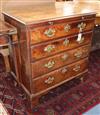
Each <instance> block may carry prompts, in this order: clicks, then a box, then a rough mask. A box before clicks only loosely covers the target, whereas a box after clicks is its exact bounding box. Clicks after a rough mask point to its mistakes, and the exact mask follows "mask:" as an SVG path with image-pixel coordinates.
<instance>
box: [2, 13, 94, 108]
mask: <svg viewBox="0 0 100 115" xmlns="http://www.w3.org/2000/svg"><path fill="white" fill-rule="evenodd" d="M4 18H5V21H7V22H9V23H11V24H12V25H14V26H16V27H17V31H18V44H19V45H18V46H19V47H16V46H15V45H14V44H13V50H14V57H15V59H14V61H15V62H16V63H15V64H16V67H17V70H18V72H17V73H18V74H17V75H18V76H19V77H18V78H19V80H18V81H19V83H20V84H21V86H22V87H23V89H24V90H25V92H26V94H27V95H28V98H29V100H30V102H31V105H32V106H34V105H37V104H38V103H39V98H40V97H41V95H43V94H44V93H46V92H48V91H49V90H50V89H52V88H54V87H57V86H59V85H61V84H63V83H65V82H67V81H69V80H71V79H73V78H75V77H78V76H80V75H83V74H84V73H86V72H87V70H88V56H89V51H90V46H91V39H92V31H93V28H94V21H95V13H90V14H82V15H77V16H72V17H62V18H61V19H58V18H54V19H51V20H42V21H37V22H33V23H29V24H23V23H21V22H19V21H18V20H16V19H14V18H13V17H11V16H9V15H7V14H5V13H4ZM15 75H16V74H15Z"/></svg>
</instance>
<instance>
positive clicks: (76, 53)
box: [32, 45, 90, 78]
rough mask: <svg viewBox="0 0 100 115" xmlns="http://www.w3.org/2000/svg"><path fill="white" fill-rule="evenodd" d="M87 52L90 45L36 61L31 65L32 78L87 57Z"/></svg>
mask: <svg viewBox="0 0 100 115" xmlns="http://www.w3.org/2000/svg"><path fill="white" fill-rule="evenodd" d="M89 50H90V45H85V46H82V47H80V48H76V49H73V50H69V51H65V52H62V53H59V54H57V55H54V56H51V57H48V58H45V59H42V60H39V61H36V62H34V63H32V76H33V77H34V78H35V77H38V76H41V75H43V74H46V73H48V72H50V71H52V70H54V69H57V68H60V67H62V66H65V65H66V64H70V63H73V62H75V61H78V60H80V59H82V58H84V57H86V56H88V52H89Z"/></svg>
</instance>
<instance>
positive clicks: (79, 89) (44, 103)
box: [0, 50, 100, 115]
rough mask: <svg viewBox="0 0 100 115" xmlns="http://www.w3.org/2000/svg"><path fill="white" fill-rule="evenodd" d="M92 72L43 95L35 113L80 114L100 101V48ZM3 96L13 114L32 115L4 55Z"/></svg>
mask: <svg viewBox="0 0 100 115" xmlns="http://www.w3.org/2000/svg"><path fill="white" fill-rule="evenodd" d="M89 60H90V63H89V72H88V74H87V75H86V76H85V78H84V79H85V80H84V82H80V80H79V79H73V80H71V81H69V82H67V83H65V84H64V85H61V86H60V87H58V88H55V89H53V90H51V91H50V92H49V93H48V94H46V95H44V96H43V97H41V99H40V102H41V104H40V105H39V106H37V107H35V108H33V110H32V115H80V114H82V113H83V112H85V111H87V110H88V109H90V108H91V107H93V106H94V105H96V104H98V103H99V102H100V50H97V51H95V52H92V53H91V56H90V59H89ZM0 72H1V73H0V99H1V100H2V102H3V103H4V105H5V107H6V108H7V110H8V112H9V114H10V115H30V111H31V110H30V108H29V104H28V102H27V99H26V98H25V96H24V93H23V90H22V89H21V87H19V86H16V82H15V81H14V80H13V78H12V76H11V75H10V74H9V75H8V74H6V73H5V68H4V64H3V60H2V56H0Z"/></svg>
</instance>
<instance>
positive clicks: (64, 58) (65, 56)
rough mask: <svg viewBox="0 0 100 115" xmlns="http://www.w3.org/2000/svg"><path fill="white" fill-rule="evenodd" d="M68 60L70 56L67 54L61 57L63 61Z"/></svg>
mask: <svg viewBox="0 0 100 115" xmlns="http://www.w3.org/2000/svg"><path fill="white" fill-rule="evenodd" d="M67 58H68V54H67V53H66V54H64V55H63V56H62V57H61V59H62V61H65V60H66V59H67Z"/></svg>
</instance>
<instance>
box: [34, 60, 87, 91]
mask: <svg viewBox="0 0 100 115" xmlns="http://www.w3.org/2000/svg"><path fill="white" fill-rule="evenodd" d="M87 65H88V58H85V59H82V60H80V61H78V62H75V63H73V64H70V65H67V66H64V67H63V68H60V69H58V70H55V71H52V72H50V73H48V74H45V75H43V76H41V77H38V78H36V79H33V81H32V86H33V88H32V90H33V93H38V92H40V91H43V90H45V89H47V88H49V89H50V87H52V86H53V87H54V86H55V85H57V84H61V82H64V80H66V81H67V80H68V79H71V77H72V78H73V77H75V76H77V75H78V74H81V73H82V72H84V71H85V70H87Z"/></svg>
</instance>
